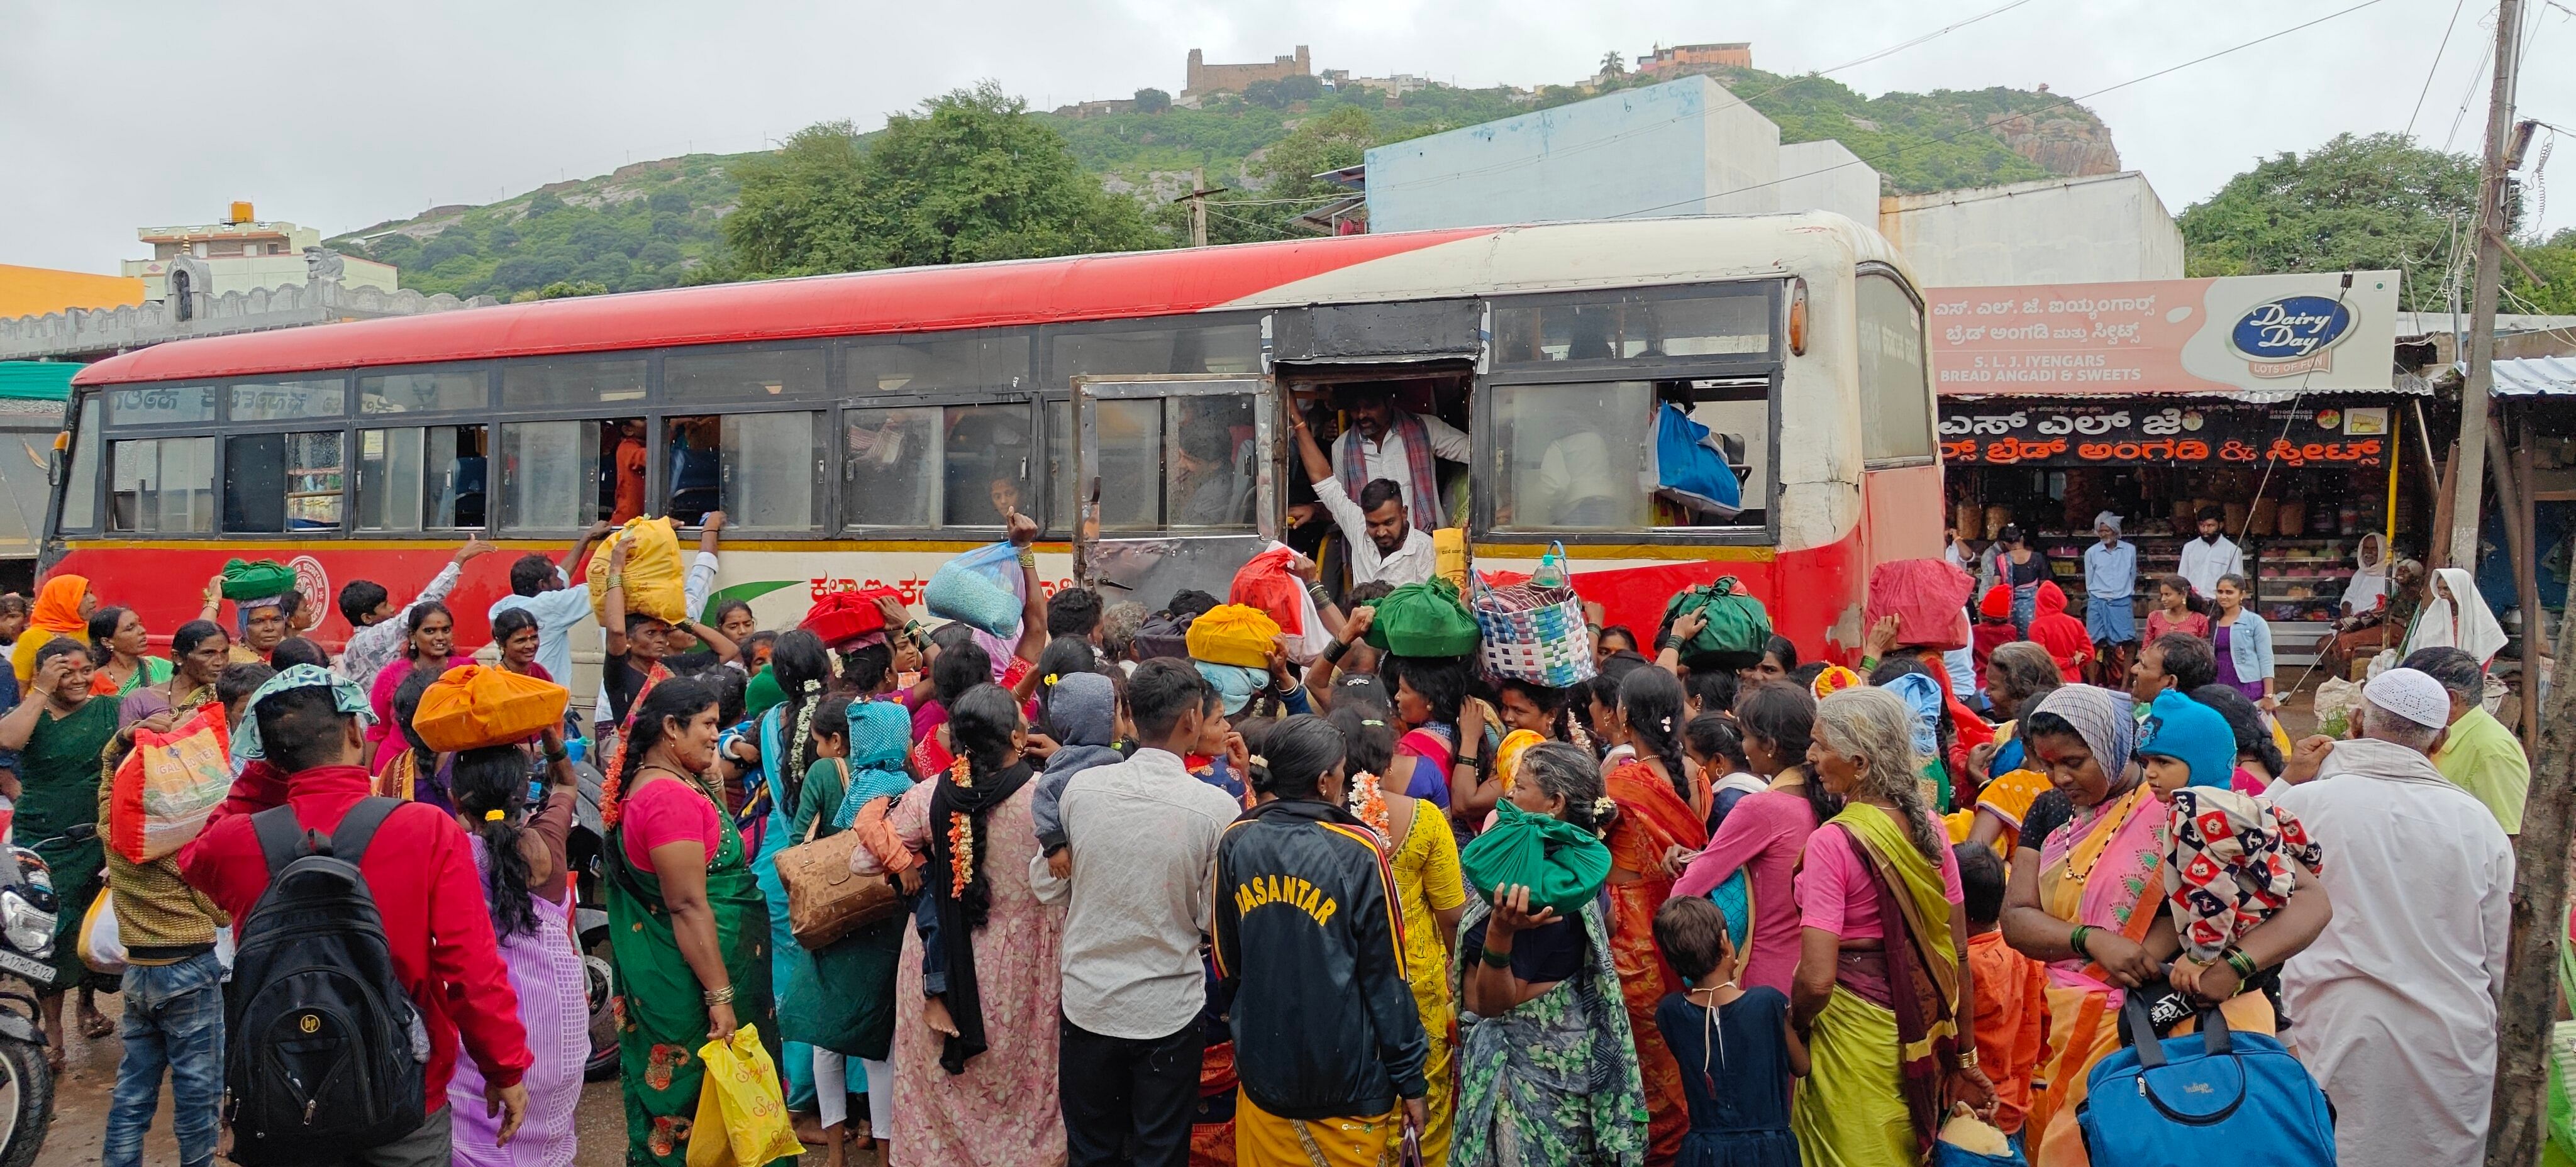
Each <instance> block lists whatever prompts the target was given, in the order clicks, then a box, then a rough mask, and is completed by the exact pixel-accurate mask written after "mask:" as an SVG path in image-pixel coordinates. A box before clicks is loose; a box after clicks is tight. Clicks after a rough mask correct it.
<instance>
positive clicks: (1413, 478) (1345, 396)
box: [1332, 385, 1473, 531]
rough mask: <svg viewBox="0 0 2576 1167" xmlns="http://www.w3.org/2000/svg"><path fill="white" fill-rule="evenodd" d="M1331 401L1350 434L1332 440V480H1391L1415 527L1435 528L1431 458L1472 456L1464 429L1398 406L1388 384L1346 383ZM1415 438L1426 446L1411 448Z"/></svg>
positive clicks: (1436, 495)
mask: <svg viewBox="0 0 2576 1167" xmlns="http://www.w3.org/2000/svg"><path fill="white" fill-rule="evenodd" d="M1333 402H1334V404H1335V405H1338V406H1340V407H1341V409H1342V410H1343V411H1344V412H1346V413H1348V414H1349V415H1350V419H1351V428H1350V432H1349V433H1346V434H1343V435H1342V436H1341V439H1340V440H1338V441H1336V442H1334V443H1333V473H1332V477H1333V479H1334V480H1335V481H1338V482H1359V483H1369V482H1375V481H1377V480H1378V479H1380V478H1385V479H1390V480H1392V481H1393V482H1394V483H1395V485H1396V487H1397V489H1398V490H1400V491H1401V492H1402V493H1403V496H1404V510H1405V513H1406V514H1407V515H1408V516H1410V517H1411V518H1412V520H1413V525H1414V526H1415V527H1418V528H1420V529H1422V530H1425V531H1428V530H1431V529H1433V528H1435V527H1438V526H1440V525H1441V523H1440V517H1441V515H1440V482H1439V476H1438V475H1437V474H1436V473H1435V472H1434V470H1433V467H1434V460H1435V459H1436V460H1437V461H1439V462H1465V461H1467V459H1468V458H1470V457H1472V456H1473V448H1472V447H1471V446H1470V445H1469V444H1468V442H1467V435H1466V433H1465V432H1464V431H1461V430H1459V429H1458V428H1457V427H1455V426H1452V425H1450V424H1449V423H1448V422H1445V421H1442V420H1440V419H1439V418H1436V417H1432V416H1429V415H1427V414H1417V413H1406V412H1404V411H1403V410H1400V409H1397V408H1396V407H1395V387H1394V386H1392V385H1345V386H1343V387H1342V388H1341V389H1340V390H1339V391H1338V392H1336V393H1335V394H1334V397H1333ZM1415 442H1420V443H1421V444H1423V445H1425V446H1428V447H1430V449H1429V450H1428V451H1418V450H1415V449H1414V448H1413V444H1414V443H1415ZM1417 457H1419V459H1420V461H1419V464H1417V463H1416V458H1417Z"/></svg>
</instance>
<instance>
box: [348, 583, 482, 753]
mask: <svg viewBox="0 0 2576 1167" xmlns="http://www.w3.org/2000/svg"><path fill="white" fill-rule="evenodd" d="M402 619H404V620H406V621H408V624H407V626H406V628H405V629H404V633H405V635H404V637H403V647H402V655H401V656H398V657H395V658H394V659H392V660H390V661H387V662H385V667H383V668H381V669H378V670H376V675H375V677H374V679H373V681H372V683H371V684H370V685H369V686H368V689H367V704H368V705H371V706H373V707H374V708H375V711H376V723H375V724H374V725H373V726H370V727H368V729H367V748H368V751H369V752H368V755H367V772H368V773H370V774H377V775H382V774H383V773H384V772H385V768H386V767H388V766H391V765H392V764H393V762H394V760H395V759H396V758H399V757H401V756H402V753H403V746H404V742H403V736H402V727H401V724H400V723H399V722H398V721H397V720H396V719H395V718H394V691H395V690H397V689H400V688H402V683H403V679H404V678H406V677H409V676H411V675H412V674H413V673H427V674H429V676H430V677H431V678H432V679H435V678H437V677H438V676H440V675H442V674H444V673H446V672H447V670H449V669H452V668H455V667H456V666H458V665H463V664H472V663H474V658H472V657H464V656H458V655H456V617H455V615H454V614H453V613H450V612H449V611H448V610H447V605H446V604H443V603H440V602H439V601H437V600H428V601H424V602H422V603H418V604H414V605H412V606H411V609H410V611H409V612H408V613H406V614H405V615H404V616H403V617H402ZM352 679H354V678H352Z"/></svg>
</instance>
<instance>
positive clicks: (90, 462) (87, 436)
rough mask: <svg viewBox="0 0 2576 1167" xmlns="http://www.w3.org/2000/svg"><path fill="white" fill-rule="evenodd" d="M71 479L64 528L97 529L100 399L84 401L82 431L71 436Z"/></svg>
mask: <svg viewBox="0 0 2576 1167" xmlns="http://www.w3.org/2000/svg"><path fill="white" fill-rule="evenodd" d="M69 474H70V478H69V479H68V480H67V481H66V482H65V484H64V487H63V515H62V524H61V526H62V529H63V530H66V531H94V530H97V529H98V398H97V397H96V396H91V397H88V398H86V399H83V400H82V401H81V405H80V432H79V433H78V434H77V435H76V436H75V437H73V439H72V463H71V469H70V471H69Z"/></svg>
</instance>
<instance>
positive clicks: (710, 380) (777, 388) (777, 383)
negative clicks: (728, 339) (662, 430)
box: [662, 348, 823, 520]
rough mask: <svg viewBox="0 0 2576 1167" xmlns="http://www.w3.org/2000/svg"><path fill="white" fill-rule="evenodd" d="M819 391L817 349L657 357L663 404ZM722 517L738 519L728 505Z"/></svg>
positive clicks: (819, 352)
mask: <svg viewBox="0 0 2576 1167" xmlns="http://www.w3.org/2000/svg"><path fill="white" fill-rule="evenodd" d="M822 392H823V350H822V349H820V348H791V349H734V350H731V351H726V352H675V353H672V354H670V355H669V356H666V357H663V358H662V395H663V398H664V399H665V400H668V401H674V402H680V403H684V404H695V403H697V402H700V401H766V400H768V399H770V398H772V397H815V396H820V395H821V394H822ZM725 517H726V518H727V519H728V520H731V519H734V518H739V517H740V516H738V515H735V514H734V513H733V510H732V508H730V507H728V508H726V510H725Z"/></svg>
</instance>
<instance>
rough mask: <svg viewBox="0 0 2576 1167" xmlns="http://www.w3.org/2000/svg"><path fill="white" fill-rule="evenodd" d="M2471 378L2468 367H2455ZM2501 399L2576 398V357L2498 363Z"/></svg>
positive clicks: (2496, 390)
mask: <svg viewBox="0 0 2576 1167" xmlns="http://www.w3.org/2000/svg"><path fill="white" fill-rule="evenodd" d="M2455 367H2456V368H2458V369H2459V371H2460V375H2461V376H2463V377H2466V376H2468V375H2469V367H2468V365H2466V364H2461V365H2458V366H2455ZM2487 391H2488V392H2490V393H2493V394H2494V395H2496V396H2498V397H2576V357H2520V358H2516V359H2514V360H2508V361H2497V362H2496V363H2495V383H2494V385H2493V386H2492V387H2490V388H2489V389H2488V390H2487Z"/></svg>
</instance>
